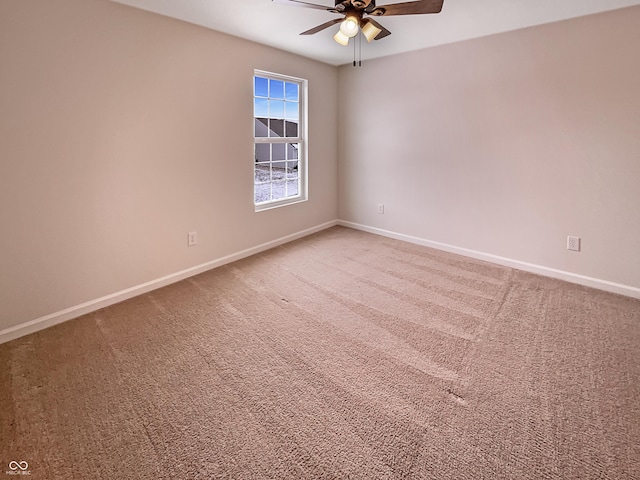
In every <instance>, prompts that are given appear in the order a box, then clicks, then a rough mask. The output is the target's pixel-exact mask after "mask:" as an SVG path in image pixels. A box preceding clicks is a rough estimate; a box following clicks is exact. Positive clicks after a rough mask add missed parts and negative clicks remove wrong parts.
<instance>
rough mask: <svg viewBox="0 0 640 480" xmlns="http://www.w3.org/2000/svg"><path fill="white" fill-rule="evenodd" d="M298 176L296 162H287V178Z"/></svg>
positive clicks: (291, 178)
mask: <svg viewBox="0 0 640 480" xmlns="http://www.w3.org/2000/svg"><path fill="white" fill-rule="evenodd" d="M296 178H298V162H287V180H293V179H296Z"/></svg>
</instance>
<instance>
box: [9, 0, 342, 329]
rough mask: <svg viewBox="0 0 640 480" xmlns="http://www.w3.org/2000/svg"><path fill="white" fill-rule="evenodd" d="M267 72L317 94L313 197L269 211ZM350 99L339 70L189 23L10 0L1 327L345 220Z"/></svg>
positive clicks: (66, 0) (112, 6)
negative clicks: (263, 197)
mask: <svg viewBox="0 0 640 480" xmlns="http://www.w3.org/2000/svg"><path fill="white" fill-rule="evenodd" d="M254 68H258V69H262V70H267V71H274V72H278V73H282V74H286V75H292V76H298V77H303V78H307V79H308V80H309V86H310V97H309V103H310V118H309V127H310V132H311V136H310V145H309V157H310V166H309V171H310V185H309V201H308V202H305V203H302V204H297V205H294V206H289V207H286V208H280V209H274V210H269V211H264V212H260V213H255V212H254V208H253V200H252V195H253V186H252V178H253V176H252V175H253V174H252V168H253V166H252V158H253V147H252V128H253V119H252V99H251V95H252V75H253V69H254ZM336 97H337V70H336V68H335V67H331V66H328V65H324V64H321V63H318V62H314V61H311V60H308V59H304V58H302V57H298V56H295V55H292V54H288V53H285V52H282V51H279V50H275V49H272V48H268V47H264V46H260V45H257V44H254V43H251V42H247V41H244V40H241V39H238V38H235V37H230V36H227V35H223V34H220V33H217V32H212V31H209V30H206V29H203V28H200V27H195V26H193V25H190V24H187V23H182V22H179V21H176V20H171V19H168V18H164V17H161V16H158V15H154V14H151V13H147V12H143V11H139V10H136V9H133V8H129V7H126V6H123V5H120V4H116V3H112V2H109V1H106V0H56V1H55V2H48V1H36V0H22V1H9V0H0V139H1V141H0V228H1V232H2V233H1V236H0V260H1V266H0V272H1V273H0V275H1V276H0V306H1V307H0V331H1V330H3V329H7V328H9V327H12V326H15V325H18V324H21V323H24V322H28V321H31V320H35V319H38V318H40V317H42V316H46V315H50V314H53V313H55V312H58V311H60V310H63V309H66V308H70V307H74V306H76V305H79V304H81V303H83V302H88V301H92V300H94V299H97V298H100V297H102V296H105V295H109V294H112V293H114V292H118V291H121V290H123V289H127V288H130V287H134V286H136V285H139V284H141V283H144V282H149V281H152V280H154V279H157V278H159V277H162V276H165V275H170V274H172V273H174V272H178V271H180V270H184V269H188V268H190V267H193V266H195V265H200V264H202V263H206V262H209V261H212V260H214V259H218V258H220V257H223V256H225V255H229V254H231V253H234V252H238V251H241V250H244V249H247V248H250V247H252V246H256V245H259V244H262V243H265V242H269V241H272V240H274V239H277V238H280V237H283V236H286V235H289V234H292V233H295V232H298V231H301V230H304V229H307V228H311V227H314V226H317V225H320V224H322V223H324V222H328V221H332V220H334V219H335V218H336V217H337V185H336V173H337V129H336V116H337V103H336ZM193 230H196V231H197V232H198V236H199V245H198V246H196V247H191V248H188V247H187V233H188V232H189V231H193Z"/></svg>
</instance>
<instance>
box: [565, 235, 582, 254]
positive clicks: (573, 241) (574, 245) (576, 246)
mask: <svg viewBox="0 0 640 480" xmlns="http://www.w3.org/2000/svg"><path fill="white" fill-rule="evenodd" d="M567 250H571V251H572V252H579V251H580V237H572V236H568V237H567Z"/></svg>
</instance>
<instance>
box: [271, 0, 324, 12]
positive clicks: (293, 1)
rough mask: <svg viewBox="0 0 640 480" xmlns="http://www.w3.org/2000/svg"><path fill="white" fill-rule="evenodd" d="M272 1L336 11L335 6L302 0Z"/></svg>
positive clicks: (273, 0)
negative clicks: (303, 0) (302, 0)
mask: <svg viewBox="0 0 640 480" xmlns="http://www.w3.org/2000/svg"><path fill="white" fill-rule="evenodd" d="M271 1H272V2H274V3H284V4H286V5H291V6H293V7H306V8H315V9H317V10H324V11H325V12H335V11H336V9H335V8H334V7H327V6H326V5H318V4H316V3H309V2H301V1H300V0H271Z"/></svg>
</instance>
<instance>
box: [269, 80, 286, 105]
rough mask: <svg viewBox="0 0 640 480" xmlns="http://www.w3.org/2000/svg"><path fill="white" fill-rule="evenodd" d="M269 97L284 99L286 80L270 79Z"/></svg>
mask: <svg viewBox="0 0 640 480" xmlns="http://www.w3.org/2000/svg"><path fill="white" fill-rule="evenodd" d="M269 87H270V90H269V97H270V98H277V99H281V100H284V82H283V81H282V80H269Z"/></svg>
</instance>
